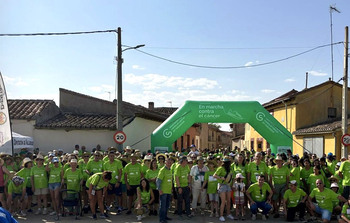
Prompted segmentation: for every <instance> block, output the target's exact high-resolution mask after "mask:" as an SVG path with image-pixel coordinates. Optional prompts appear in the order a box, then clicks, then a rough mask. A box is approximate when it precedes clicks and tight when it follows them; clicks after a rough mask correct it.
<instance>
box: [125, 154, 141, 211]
mask: <svg viewBox="0 0 350 223" xmlns="http://www.w3.org/2000/svg"><path fill="white" fill-rule="evenodd" d="M130 158H131V162H130V163H128V164H127V165H126V166H125V167H124V180H125V184H126V188H127V192H126V194H127V196H128V211H127V212H126V214H128V215H129V214H131V208H132V203H133V202H134V198H135V196H136V195H137V194H136V188H137V187H138V186H139V185H140V180H141V178H143V177H144V176H143V173H142V167H141V164H140V163H138V162H137V158H138V156H137V155H136V154H135V153H133V154H131V156H130Z"/></svg>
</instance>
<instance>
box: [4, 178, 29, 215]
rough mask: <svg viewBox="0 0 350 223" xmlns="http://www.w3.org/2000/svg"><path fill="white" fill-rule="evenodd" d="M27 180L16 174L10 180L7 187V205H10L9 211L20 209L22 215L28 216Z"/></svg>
mask: <svg viewBox="0 0 350 223" xmlns="http://www.w3.org/2000/svg"><path fill="white" fill-rule="evenodd" d="M26 183H27V182H26V181H25V179H24V178H22V177H20V176H14V177H13V178H12V180H11V181H10V183H9V185H8V188H7V190H8V191H7V193H8V195H7V206H8V207H9V212H11V213H12V212H13V211H17V210H20V211H19V215H20V216H23V217H24V216H26V213H25V207H26V199H25V195H26Z"/></svg>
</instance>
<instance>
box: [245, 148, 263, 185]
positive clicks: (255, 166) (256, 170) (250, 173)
mask: <svg viewBox="0 0 350 223" xmlns="http://www.w3.org/2000/svg"><path fill="white" fill-rule="evenodd" d="M254 159H255V160H254V162H251V163H249V165H248V168H247V186H249V185H250V184H253V183H256V182H257V179H258V177H259V176H260V175H261V174H264V175H265V179H266V181H267V179H268V178H267V177H268V167H267V166H266V164H265V163H264V162H262V155H261V153H260V152H257V153H255V156H254Z"/></svg>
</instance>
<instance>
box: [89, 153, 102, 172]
mask: <svg viewBox="0 0 350 223" xmlns="http://www.w3.org/2000/svg"><path fill="white" fill-rule="evenodd" d="M90 159H91V158H90ZM101 159H102V153H101V152H99V151H95V152H94V156H93V159H92V160H90V161H89V162H88V163H87V165H86V170H85V171H86V173H87V174H88V175H89V176H92V175H94V174H95V173H101V172H102V170H103V161H102V160H101Z"/></svg>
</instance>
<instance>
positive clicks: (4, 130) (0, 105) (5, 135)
mask: <svg viewBox="0 0 350 223" xmlns="http://www.w3.org/2000/svg"><path fill="white" fill-rule="evenodd" d="M0 79H1V80H0V147H1V150H0V153H5V154H10V155H13V142H12V133H11V123H10V114H9V109H8V105H7V96H6V90H5V85H4V81H3V79H2V75H1V72H0ZM5 144H6V145H5Z"/></svg>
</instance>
